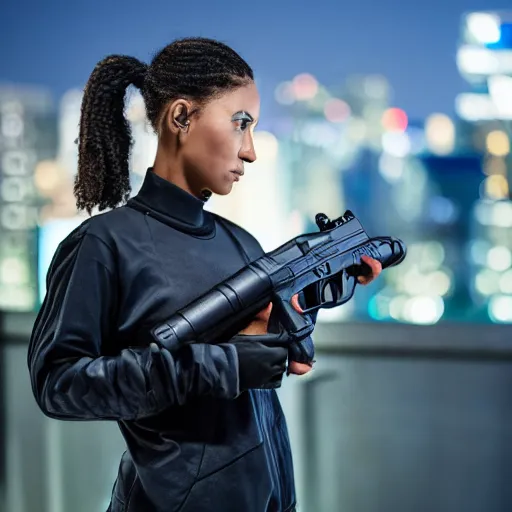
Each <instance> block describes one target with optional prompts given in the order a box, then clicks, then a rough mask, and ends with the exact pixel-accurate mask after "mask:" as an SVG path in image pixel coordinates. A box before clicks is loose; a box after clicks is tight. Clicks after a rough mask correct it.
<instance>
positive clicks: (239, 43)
mask: <svg viewBox="0 0 512 512" xmlns="http://www.w3.org/2000/svg"><path fill="white" fill-rule="evenodd" d="M501 1H502V2H503V0H501ZM300 3H301V2H299V1H291V0H273V1H270V0H260V1H259V2H244V1H240V0H238V1H232V0H220V1H207V0H193V1H191V0H181V1H169V0H168V1H162V0H148V1H147V2H142V1H141V0H139V1H134V0H123V1H122V2H121V1H118V0H111V1H109V0H101V1H100V0H89V1H88V2H80V1H77V2H73V1H70V0H67V1H63V0H1V1H0V22H1V24H2V28H1V30H0V63H1V66H0V82H11V83H12V82H14V83H24V84H36V85H42V86H45V87H48V88H49V89H50V90H51V91H52V92H53V93H54V94H55V95H56V97H59V96H60V95H61V94H62V93H63V92H64V91H65V90H66V89H68V88H71V87H83V85H84V84H85V82H86V80H87V77H88V76H89V74H90V72H91V71H92V69H93V67H94V65H95V64H96V62H97V61H98V60H100V59H101V58H103V57H104V56H105V55H107V54H110V53H123V54H129V55H133V56H135V57H138V58H140V59H143V60H145V61H149V60H150V59H151V56H152V55H153V54H154V53H155V52H156V51H157V50H159V49H160V48H161V47H163V46H165V45H166V44H167V43H169V42H171V41H172V40H173V39H175V38H177V37H183V36H197V35H199V36H207V37H214V38H218V39H220V40H222V41H224V42H226V43H228V44H230V45H231V46H233V47H234V48H235V49H236V50H237V51H238V52H239V53H241V54H242V56H243V57H244V58H246V60H247V61H248V62H249V64H250V65H251V66H252V67H253V68H254V70H255V73H256V75H257V77H258V79H259V83H260V87H261V92H262V97H263V100H264V104H268V103H269V101H270V99H271V97H272V95H273V91H274V88H275V86H276V85H277V84H278V83H279V82H281V81H283V80H288V79H291V78H293V76H295V75H296V74H297V73H301V72H310V73H312V74H314V75H315V76H317V78H318V79H319V80H320V81H321V82H322V83H324V84H325V85H336V84H339V83H341V82H342V81H343V80H344V78H345V77H346V76H347V75H348V74H351V73H379V74H383V75H385V76H386V77H387V78H388V80H389V81H390V83H391V85H392V88H393V89H394V97H393V104H394V106H398V107H401V108H404V109H405V110H406V111H407V113H408V114H409V116H410V117H412V118H417V119H419V118H423V117H424V116H426V115H428V114H429V113H431V112H433V111H437V112H444V113H447V114H451V113H453V105H454V98H455V96H456V94H457V93H459V92H461V91H464V90H468V86H467V85H466V84H465V83H464V81H463V80H462V78H460V77H459V75H458V71H457V67H456V63H455V55H456V49H457V39H458V32H459V26H460V17H461V14H462V13H464V12H466V11H471V10H485V9H500V8H503V7H504V6H505V3H501V4H490V3H489V2H488V1H485V0H480V1H476V0H431V1H429V2H421V1H418V0H413V1H411V0H409V1H405V0H383V1H377V0H372V1H368V0H360V1H356V2H342V1H339V0H338V1H336V0H315V1H314V2H308V1H304V3H303V4H302V5H304V7H299V4H300Z"/></svg>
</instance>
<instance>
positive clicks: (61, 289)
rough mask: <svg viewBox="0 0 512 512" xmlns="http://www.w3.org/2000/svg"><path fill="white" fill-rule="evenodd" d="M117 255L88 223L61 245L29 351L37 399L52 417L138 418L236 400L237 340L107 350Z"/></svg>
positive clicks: (237, 387)
mask: <svg viewBox="0 0 512 512" xmlns="http://www.w3.org/2000/svg"><path fill="white" fill-rule="evenodd" d="M114 261H115V260H114V255H113V253H112V252H111V250H110V248H109V247H107V246H106V245H105V244H104V242H102V241H101V240H100V239H99V238H97V237H96V236H95V235H93V234H90V233H89V234H88V233H87V228H86V227H82V228H81V229H79V230H77V231H76V232H74V233H73V234H72V235H71V236H70V237H68V239H67V240H66V241H65V242H64V243H63V244H61V246H60V247H59V249H58V251H57V253H56V255H55V257H54V260H53V262H52V265H51V267H50V270H49V273H48V279H47V284H48V286H47V290H48V291H47V295H46V298H45V300H44V303H43V305H42V307H41V310H40V312H39V314H38V317H37V319H36V322H35V325H34V328H33V332H32V337H31V340H30V346H29V353H28V366H29V369H30V376H31V381H32V388H33V392H34V396H35V398H36V400H37V403H38V404H39V407H40V408H41V410H42V411H43V412H44V413H45V414H46V415H47V416H50V417H53V418H59V419H75V420H95V419H110V420H134V419H137V418H142V417H145V416H151V415H154V414H157V413H158V412H160V411H162V410H163V409H165V408H166V407H169V406H171V405H174V404H183V403H185V402H186V401H187V399H188V398H189V397H191V396H198V395H203V396H204V395H211V396H216V397H221V398H235V397H236V396H237V395H238V394H239V392H240V390H239V379H238V356H237V350H236V347H235V346H234V345H232V344H223V345H205V344H195V345H194V344H193V345H189V346H186V347H184V348H183V349H182V350H180V351H179V352H177V353H175V354H171V353H170V352H169V351H168V350H166V349H163V348H160V347H158V346H157V345H156V344H152V345H151V346H149V347H147V348H128V349H125V350H122V351H121V353H120V354H118V355H114V356H106V355H102V354H103V353H104V347H105V345H106V344H108V340H109V336H111V335H112V333H113V330H114V326H113V322H114V321H115V318H116V306H117V305H116V303H117V289H118V282H117V274H116V267H115V263H114Z"/></svg>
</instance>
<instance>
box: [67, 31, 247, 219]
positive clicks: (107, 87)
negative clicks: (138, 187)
mask: <svg viewBox="0 0 512 512" xmlns="http://www.w3.org/2000/svg"><path fill="white" fill-rule="evenodd" d="M252 80H254V75H253V71H252V69H251V68H250V67H249V65H248V64H247V63H246V62H245V61H244V60H243V59H242V57H240V55H239V54H238V53H236V52H235V51H234V50H233V49H231V48H230V47H229V46H227V45H225V44H224V43H221V42H219V41H215V40H213V39H207V38H183V39H178V40H176V41H174V42H173V43H171V44H169V45H168V46H166V47H165V48H163V49H162V50H160V52H158V53H157V54H156V55H155V57H154V58H153V60H152V62H151V64H150V65H149V66H148V65H147V64H144V63H143V62H141V61H139V60H138V59H136V58H134V57H130V56H126V55H110V56H108V57H106V58H104V59H103V60H101V61H100V62H99V63H98V64H97V65H96V67H95V68H94V70H93V72H92V73H91V76H90V77H89V80H88V81H87V84H86V86H85V89H84V95H83V99H82V106H81V115H80V130H79V137H78V173H77V176H76V178H75V183H74V195H75V198H76V202H77V207H78V210H86V211H87V212H88V213H89V214H91V212H92V209H93V208H95V207H98V209H99V210H100V211H101V210H105V209H107V208H115V207H116V206H118V205H119V204H120V203H122V202H125V201H126V200H127V199H128V198H129V195H130V192H131V186H130V177H129V157H130V150H131V146H132V143H133V139H132V135H131V130H130V124H129V123H128V121H127V119H126V117H125V95H126V90H127V88H128V86H130V85H133V86H135V87H137V88H138V89H139V90H140V91H141V94H142V97H143V99H144V104H145V107H146V115H147V118H148V120H149V122H150V123H151V126H152V127H153V130H154V131H155V133H158V125H159V123H160V119H161V116H162V113H163V112H164V108H165V106H166V105H168V104H169V102H171V101H173V100H175V99H177V98H184V99H188V100H193V101H195V102H196V103H198V104H203V103H205V102H206V101H208V100H210V99H212V98H213V97H215V96H217V95H219V94H222V93H224V92H227V91H229V90H231V89H235V88H237V87H240V86H242V85H245V84H247V83H249V82H251V81H252Z"/></svg>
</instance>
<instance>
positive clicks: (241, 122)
mask: <svg viewBox="0 0 512 512" xmlns="http://www.w3.org/2000/svg"><path fill="white" fill-rule="evenodd" d="M238 123H239V128H240V130H241V131H242V132H244V131H245V130H247V127H248V126H249V124H250V123H251V122H250V121H249V119H239V120H238Z"/></svg>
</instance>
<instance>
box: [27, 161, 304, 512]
mask: <svg viewBox="0 0 512 512" xmlns="http://www.w3.org/2000/svg"><path fill="white" fill-rule="evenodd" d="M262 254H263V250H262V248H261V246H260V244H259V243H258V242H257V241H256V239H255V238H254V237H252V236H251V235H250V234H249V233H248V232H247V231H245V230H243V229H242V228H241V227H239V226H237V225H236V224H233V223H231V222H228V221H226V220H225V219H222V218H220V217H219V216H216V215H214V214H212V213H210V212H208V211H206V210H204V209H203V202H202V201H200V200H198V199H196V198H194V197H193V196H192V195H190V194H188V193H186V192H184V191H183V190H181V189H179V188H178V187H176V186H175V185H173V184H171V183H169V182H167V181H165V180H163V179H161V178H159V177H158V176H156V175H155V174H154V173H153V172H152V170H151V169H149V170H148V172H147V175H146V178H145V181H144V183H143V186H142V188H141V191H140V192H139V194H138V195H137V196H135V197H134V198H133V199H131V200H130V201H129V202H128V203H127V205H125V206H122V207H120V208H116V209H114V210H112V211H110V212H108V213H104V214H101V215H97V216H94V217H92V218H90V219H88V220H86V221H85V222H84V223H83V224H82V225H81V226H80V227H78V228H77V229H76V230H75V231H73V232H72V233H71V234H70V235H69V236H68V237H67V238H66V239H65V240H64V241H63V242H62V243H61V244H60V246H59V248H58V250H57V251H56V254H55V256H54V259H53V261H52V264H51V266H50V269H49V272H48V277H47V295H46V298H45V300H44V303H43V305H42V307H41V310H40V312H39V315H38V317H37V320H36V323H35V326H34V330H33V334H32V338H31V342H30V348H29V354H28V365H29V369H30V375H31V379H32V386H33V392H34V395H35V397H36V400H37V402H38V404H39V406H40V408H41V409H42V411H43V412H44V413H45V414H46V415H48V416H49V417H51V418H57V419H63V420H115V421H117V422H118V423H119V426H120V429H121V431H122V434H123V436H124V438H125V440H126V444H127V451H126V452H125V454H124V455H123V458H122V460H121V464H120V468H119V474H118V478H117V480H116V483H115V485H114V489H113V494H112V501H111V505H110V509H109V510H111V511H112V512H121V511H123V512H151V511H158V512H177V511H180V512H189V511H190V512H191V511H193V512H202V511H204V512H206V511H219V512H220V511H222V512H230V511H232V512H269V511H276V512H277V511H279V512H283V511H289V510H293V508H294V503H295V490H294V481H293V467H292V457H291V453H290V445H289V439H288V433H287V428H286V423H285V418H284V416H283V412H282V409H281V406H280V404H279V401H278V398H277V395H276V393H275V391H274V390H251V391H249V392H242V393H241V392H240V390H239V381H238V370H237V368H238V366H237V364H238V363H237V354H236V350H235V347H234V346H233V345H230V344H221V345H204V344H195V345H190V346H187V347H185V348H183V349H180V351H179V352H178V353H176V354H174V355H172V354H171V353H170V352H168V351H166V350H165V349H162V348H160V347H158V346H157V345H155V344H152V345H151V346H148V345H147V343H146V341H144V342H143V341H142V340H143V339H147V338H146V337H145V336H142V334H141V333H145V332H148V330H149V328H150V327H153V326H154V325H155V324H156V323H158V322H160V321H162V320H165V319H166V318H168V317H169V316H170V315H171V314H173V313H174V312H175V311H176V310H177V309H179V308H180V307H182V306H184V305H186V304H187V303H189V302H190V301H191V300H193V299H194V298H196V297H197V296H199V295H200V294H202V293H204V292H205V291H207V290H209V289H210V288H212V287H213V286H215V285H216V284H217V283H219V282H220V281H222V280H224V279H225V278H226V277H228V276H230V275H231V274H233V273H235V272H236V271H237V270H239V269H240V268H241V267H243V266H244V265H246V264H247V263H248V262H249V261H252V260H254V259H256V258H258V257H260V256H261V255H262ZM91 491H93V490H92V489H91Z"/></svg>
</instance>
